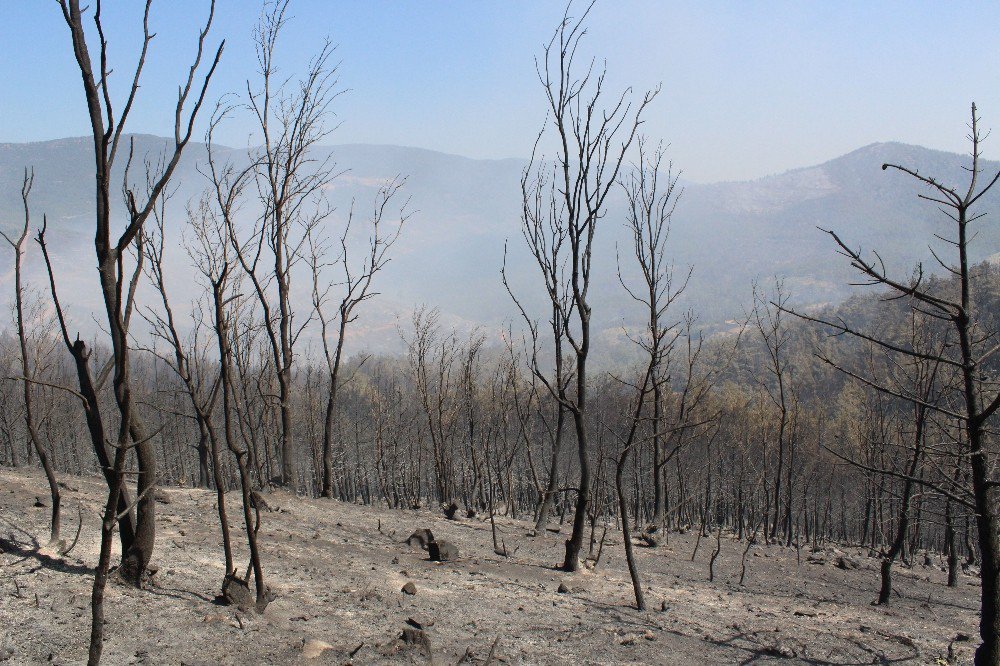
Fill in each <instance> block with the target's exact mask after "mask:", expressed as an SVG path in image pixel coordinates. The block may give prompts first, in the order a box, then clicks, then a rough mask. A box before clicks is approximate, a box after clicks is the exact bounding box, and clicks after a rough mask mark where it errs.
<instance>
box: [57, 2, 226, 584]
mask: <svg viewBox="0 0 1000 666" xmlns="http://www.w3.org/2000/svg"><path fill="white" fill-rule="evenodd" d="M59 4H60V7H61V8H62V12H63V18H64V19H65V21H66V25H67V26H68V28H69V34H70V38H71V40H72V45H73V54H74V56H75V58H76V63H77V65H78V67H79V70H80V77H81V80H82V83H83V92H84V97H85V99H86V103H87V112H88V115H89V118H90V124H91V129H92V134H93V144H94V165H95V172H94V175H95V179H94V180H95V194H96V208H95V234H94V248H95V250H96V253H97V265H98V275H99V278H100V284H101V294H102V296H103V303H104V308H105V313H106V316H107V322H108V331H109V333H110V336H111V344H112V350H113V368H114V376H113V386H114V395H115V403H116V404H117V406H118V411H119V412H120V416H121V419H120V426H119V432H118V435H117V437H116V438H114V440H113V441H116V446H117V447H119V449H124V448H126V447H128V446H129V439H130V437H131V440H132V442H133V444H132V445H133V446H134V447H135V451H136V458H137V460H138V465H139V473H138V476H137V478H138V481H137V484H136V490H137V494H138V498H137V505H136V524H135V534H134V538H133V539H132V540H131V542H130V543H127V544H126V543H123V546H124V548H123V550H124V556H123V562H122V565H123V566H122V572H123V574H124V575H125V577H126V578H127V579H129V580H130V581H131V582H132V583H133V584H135V585H139V584H140V583H141V580H142V576H143V573H144V572H145V569H146V566H147V565H148V563H149V560H150V558H151V557H152V554H153V545H154V542H155V534H156V528H155V524H154V520H155V503H154V498H153V490H154V488H155V485H156V458H155V455H154V451H153V447H152V444H151V442H150V439H149V438H148V437H147V436H146V435H145V433H144V428H143V427H142V424H141V421H140V418H139V414H138V410H136V408H135V407H136V405H135V400H134V398H133V395H132V387H131V382H130V378H129V340H128V332H129V319H130V315H131V307H132V304H133V301H132V298H133V296H134V293H135V292H134V284H135V279H133V280H132V281H131V283H130V282H129V281H127V278H126V275H127V271H126V261H127V257H126V254H127V252H128V251H129V249H130V248H134V245H135V243H136V240H137V238H139V236H140V233H141V231H142V227H143V225H144V224H145V223H146V220H147V219H148V218H149V217H150V215H152V213H153V208H154V207H155V206H156V202H157V200H158V198H159V197H160V196H161V195H162V194H163V191H164V189H165V188H166V186H167V183H168V182H169V181H170V178H171V176H172V175H173V173H174V170H175V168H176V167H177V164H178V162H180V159H181V155H182V154H183V152H184V149H185V148H186V147H187V144H188V142H189V141H190V139H191V134H192V132H193V130H194V122H195V119H196V118H197V115H198V112H199V110H200V109H201V106H202V102H203V101H204V99H205V94H206V93H207V91H208V84H209V82H210V81H211V78H212V75H213V74H214V72H215V68H216V66H217V65H218V63H219V59H220V58H221V57H222V49H223V46H224V43H220V44H219V47H218V48H217V50H216V51H215V55H214V57H213V58H212V60H211V62H210V65H209V66H208V68H207V73H205V74H204V78H203V79H202V81H201V83H200V84H196V80H195V77H196V75H197V73H198V71H199V69H200V65H201V63H202V58H203V55H204V46H205V39H206V37H207V36H208V31H209V28H210V27H211V24H212V18H213V16H214V12H215V5H214V2H213V3H212V4H211V5H210V11H209V17H208V20H207V21H206V23H205V26H204V28H202V30H201V31H200V33H199V35H198V40H197V51H196V54H195V57H194V60H193V63H192V65H191V67H190V69H189V70H188V73H187V77H186V80H185V81H184V82H183V83H182V84H181V86H180V88H179V91H178V95H177V105H176V111H175V115H174V132H173V134H174V136H173V146H171V147H169V148H168V150H167V154H166V155H165V156H164V160H163V163H162V168H161V169H160V171H159V173H158V174H157V175H156V176H155V177H154V178H153V179H152V186H151V187H150V188H149V191H148V193H145V195H142V194H139V195H137V193H136V191H135V190H134V189H133V188H132V187H131V185H130V184H129V183H128V170H129V169H128V167H129V166H130V165H131V164H130V163H131V162H132V160H133V158H134V157H135V156H134V145H132V142H131V141H130V140H129V139H128V137H126V136H125V134H124V131H125V127H126V123H127V121H128V118H129V114H130V112H131V111H132V108H133V106H134V104H135V101H136V98H137V96H138V93H139V89H140V81H141V79H142V73H143V68H144V66H145V63H146V56H147V53H148V51H149V45H150V43H151V42H152V40H153V37H154V34H153V33H152V32H151V31H150V27H149V14H150V7H151V5H152V0H147V2H146V3H145V8H144V12H143V20H142V34H143V41H142V47H141V51H140V53H139V59H138V62H137V64H136V66H135V69H134V71H133V76H132V83H131V85H130V87H129V92H128V95H127V97H126V99H125V102H124V104H123V106H122V107H121V112H120V113H119V114H118V115H116V111H115V109H116V105H115V104H114V103H113V101H112V95H111V91H110V83H109V79H110V77H111V66H110V64H109V62H108V42H107V39H106V35H105V32H104V26H103V23H102V21H101V3H100V2H98V3H97V4H96V6H95V10H94V24H95V26H96V30H97V36H98V52H99V53H98V58H99V60H98V65H97V68H96V69H95V68H94V64H93V60H92V58H91V54H90V46H89V44H88V40H87V33H86V31H85V29H84V19H83V13H82V11H81V9H80V2H79V0H60V2H59ZM192 100H193V101H192ZM123 139H124V140H125V141H126V142H127V143H128V144H129V145H128V148H127V151H128V155H127V160H128V162H129V164H128V165H126V169H125V171H126V176H125V178H126V182H125V184H124V186H123V189H124V193H125V208H126V210H125V213H126V215H125V217H126V224H125V228H124V229H123V230H122V231H121V233H120V234H118V235H117V238H113V236H112V217H113V211H112V208H113V200H112V196H111V188H112V168H113V166H114V164H115V160H116V159H117V158H118V157H119V156H120V153H119V149H120V148H122V147H123V143H122V141H123ZM136 261H137V263H138V262H139V261H141V255H140V256H139V257H138V258H137V260H136ZM137 275H138V272H136V273H134V276H137ZM126 289H127V293H123V292H124V291H126ZM101 437H102V442H101V443H100V444H98V443H97V442H95V446H97V448H98V449H101V448H103V437H104V435H103V434H102V435H101ZM112 485H114V484H112ZM110 519H111V516H108V517H106V520H110Z"/></svg>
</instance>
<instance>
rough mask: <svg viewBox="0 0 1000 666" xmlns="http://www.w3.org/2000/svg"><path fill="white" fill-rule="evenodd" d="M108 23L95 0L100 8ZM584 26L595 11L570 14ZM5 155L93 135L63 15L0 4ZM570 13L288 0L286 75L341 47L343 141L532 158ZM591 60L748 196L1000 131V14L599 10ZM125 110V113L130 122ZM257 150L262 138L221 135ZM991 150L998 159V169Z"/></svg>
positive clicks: (681, 149) (812, 7) (443, 2)
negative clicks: (772, 185) (19, 145)
mask: <svg viewBox="0 0 1000 666" xmlns="http://www.w3.org/2000/svg"><path fill="white" fill-rule="evenodd" d="M89 1H90V4H91V5H93V4H94V2H95V0H89ZM104 5H105V6H104V15H105V26H106V32H107V35H108V39H109V42H110V44H111V59H112V63H113V66H114V67H115V69H116V74H115V77H114V79H113V80H114V81H115V82H116V85H124V84H125V83H126V79H127V78H128V77H129V67H130V64H131V62H132V59H133V58H134V54H135V47H136V45H137V43H138V38H139V36H140V35H141V32H140V25H139V23H138V19H139V18H140V16H141V13H140V12H141V2H139V0H105V1H104ZM575 5H576V7H577V8H582V7H583V6H584V3H582V2H579V0H578V1H577V2H576V3H575ZM3 6H4V21H3V22H2V24H0V43H2V45H3V46H2V49H3V56H2V57H0V81H2V82H3V92H2V94H0V142H21V141H37V140H45V139H52V138H59V137H65V136H77V135H83V134H85V133H86V132H87V131H88V127H87V123H86V118H85V113H84V106H83V97H82V90H81V86H80V84H79V78H78V74H77V73H76V71H75V65H74V63H73V61H72V54H71V49H70V43H69V39H68V31H67V28H66V26H65V24H64V23H63V21H62V16H61V13H60V11H59V9H58V6H57V4H56V2H55V0H3ZM563 6H564V5H563V3H562V2H560V1H555V0H537V1H529V0H492V1H487V0H423V1H420V2H417V1H416V0H396V1H390V0H293V2H292V14H293V17H294V18H293V20H292V21H291V22H290V23H289V25H288V26H287V30H286V32H285V35H284V42H283V44H282V45H281V47H280V48H281V54H280V56H279V57H280V60H281V64H282V65H283V68H284V69H283V71H284V72H285V73H286V74H292V73H294V72H296V71H300V70H301V69H302V67H303V65H304V63H305V62H306V61H307V60H308V58H309V56H310V55H311V54H312V53H314V52H315V51H316V50H318V49H319V48H320V47H321V45H322V43H323V39H324V37H326V36H329V37H330V39H331V40H332V41H333V42H334V43H336V44H337V45H338V49H337V58H338V60H339V61H340V62H341V65H340V81H341V83H342V86H343V87H344V88H347V89H349V91H350V92H349V93H348V94H347V95H345V96H343V97H342V98H341V99H340V100H338V102H337V104H336V111H337V114H338V119H339V120H340V121H341V122H342V123H343V124H342V126H341V127H340V129H338V131H337V132H336V134H335V135H334V136H333V137H332V138H331V143H389V144H401V145H410V146H418V147H424V148H431V149H435V150H441V151H444V152H450V153H456V154H460V155H466V156H470V157H482V158H500V157H524V156H526V155H527V154H528V153H529V152H530V149H531V143H532V141H533V139H534V136H535V133H536V131H537V129H538V127H539V124H540V123H541V121H542V119H543V117H544V112H545V107H544V100H543V97H542V93H541V90H540V88H539V84H538V81H537V79H536V78H535V74H534V65H533V58H534V56H535V55H536V54H538V53H539V52H540V49H541V45H542V44H543V42H545V41H547V39H548V37H549V36H550V35H551V33H552V30H553V29H554V27H555V26H556V24H557V23H558V21H559V18H560V17H561V15H562V10H563ZM206 11H207V0H169V1H168V0H155V1H154V4H153V13H152V28H153V30H154V31H155V32H157V33H158V34H157V37H156V39H155V40H154V41H153V46H152V53H151V56H150V61H149V65H148V69H147V74H146V78H145V87H144V89H143V97H142V100H141V103H140V105H139V107H138V108H137V109H136V111H135V113H134V117H133V119H132V123H131V125H130V130H131V131H136V132H149V133H154V134H169V132H170V128H171V127H172V125H171V122H172V120H171V115H172V105H173V98H174V95H175V94H176V85H177V83H178V82H179V81H180V80H181V78H182V75H183V70H184V68H186V66H187V63H188V62H189V58H190V56H191V53H192V48H193V44H194V39H195V36H196V32H197V28H198V25H199V23H200V22H201V20H202V19H203V17H204V16H205V14H206ZM259 11H260V3H259V2H257V1H256V0H218V7H217V10H216V14H217V20H216V24H215V27H214V29H213V32H212V38H211V39H212V43H214V42H215V41H216V40H218V39H221V38H222V37H225V38H226V40H227V46H226V52H225V55H224V56H223V62H222V65H221V67H220V70H219V75H218V77H217V79H216V80H215V82H214V84H213V86H212V90H211V92H212V97H213V98H214V97H217V96H218V95H221V94H222V93H224V92H239V91H241V90H243V89H245V85H246V83H245V82H246V80H247V78H252V77H253V75H254V70H255V67H256V61H255V59H254V57H253V50H252V42H251V30H252V27H253V25H254V23H255V21H256V19H257V17H258V15H259ZM589 25H590V28H589V34H588V37H587V38H586V42H585V45H584V50H585V51H586V52H587V53H589V54H592V55H594V56H597V57H598V58H603V59H606V60H607V68H608V81H609V87H610V88H613V89H619V88H621V87H625V86H633V87H635V88H636V89H639V90H642V89H645V88H650V87H653V86H655V85H657V84H658V83H662V86H663V92H662V94H661V95H660V97H659V98H658V99H657V101H656V102H655V104H654V106H653V107H652V108H651V109H650V112H649V115H648V122H647V125H646V127H645V132H646V133H647V134H649V135H650V136H651V137H653V138H656V139H661V138H662V139H663V140H665V141H667V142H669V143H670V144H671V149H670V156H671V157H672V158H673V160H674V162H675V164H676V165H677V166H678V167H680V168H681V169H683V171H684V174H685V177H686V178H688V179H691V180H695V181H701V182H711V181H717V180H732V179H743V178H753V177H757V176H762V175H766V174H769V173H775V172H779V171H783V170H786V169H789V168H794V167H797V166H806V165H810V164H815V163H819V162H822V161H825V160H827V159H830V158H833V157H836V156H838V155H840V154H843V153H845V152H848V151H850V150H853V149H855V148H858V147H860V146H862V145H866V144H868V143H872V142H876V141H893V140H896V141H904V142H907V143H917V144H921V145H925V146H928V147H931V148H940V149H945V150H953V151H964V150H965V143H964V134H965V131H964V130H965V122H966V121H967V116H968V105H969V103H970V102H971V101H976V102H977V103H978V105H979V108H980V111H981V112H982V116H983V119H984V124H985V125H986V126H987V127H996V128H998V131H1000V39H998V37H997V30H998V28H1000V3H998V2H958V1H954V2H952V1H949V2H924V1H918V0H910V1H907V2H877V1H859V2H851V1H840V0H838V1H832V0H831V1H823V2H818V1H816V2H809V1H806V0H801V1H790V2H737V1H735V0H734V1H732V2H712V1H708V0H705V1H698V2H694V1H691V2H675V1H672V0H599V2H598V4H597V7H596V8H595V9H594V11H593V13H592V16H591V21H590V24H589ZM119 106H120V104H119ZM220 138H221V139H222V140H223V141H224V142H226V143H229V144H230V145H244V144H245V143H246V141H247V128H246V127H243V126H240V124H239V123H232V124H230V125H229V126H228V127H227V129H226V132H225V134H224V136H222V137H220ZM995 145H996V148H995V149H994V147H993V146H989V145H988V146H987V148H986V153H987V157H993V158H997V157H1000V138H998V139H997V140H996V144H995Z"/></svg>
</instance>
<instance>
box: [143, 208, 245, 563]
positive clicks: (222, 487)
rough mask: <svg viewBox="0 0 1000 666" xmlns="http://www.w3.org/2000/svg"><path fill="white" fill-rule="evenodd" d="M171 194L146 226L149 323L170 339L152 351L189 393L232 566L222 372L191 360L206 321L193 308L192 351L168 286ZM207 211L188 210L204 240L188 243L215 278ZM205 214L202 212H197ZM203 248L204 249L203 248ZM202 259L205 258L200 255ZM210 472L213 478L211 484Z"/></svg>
mask: <svg viewBox="0 0 1000 666" xmlns="http://www.w3.org/2000/svg"><path fill="white" fill-rule="evenodd" d="M168 199H169V197H168V196H161V198H160V204H159V205H158V206H157V207H156V208H155V209H154V221H155V224H154V229H151V230H144V231H143V233H144V235H145V239H144V242H143V244H142V246H143V250H144V252H145V254H146V261H145V266H146V270H147V276H148V278H149V280H150V282H151V283H152V285H153V286H154V287H155V289H156V291H157V292H158V294H159V296H160V305H161V306H162V309H161V310H159V311H157V310H154V309H153V308H146V310H145V313H144V316H145V318H146V321H147V322H148V323H149V324H150V328H151V331H152V334H153V336H154V338H156V339H160V340H162V341H164V342H166V343H167V345H168V348H169V350H170V354H161V353H159V352H157V351H156V350H155V349H154V350H152V353H153V354H154V355H156V356H157V357H158V358H159V359H160V360H161V361H162V362H163V363H165V364H166V365H167V367H169V368H170V369H171V370H172V371H173V372H174V373H175V374H176V375H177V377H178V378H179V379H180V380H181V381H182V382H183V384H184V391H185V393H186V395H187V398H188V401H189V402H190V404H191V408H192V409H193V410H194V414H195V420H196V421H197V423H198V446H197V451H198V468H199V481H200V483H201V485H202V486H203V487H209V486H210V485H212V486H214V487H215V491H216V507H217V510H218V513H219V518H220V523H221V530H222V549H223V557H224V559H225V567H226V572H227V573H229V572H232V571H233V569H234V565H233V548H232V543H231V539H230V534H229V521H228V519H227V517H226V483H225V481H224V479H223V477H222V461H221V458H220V455H219V434H218V427H217V425H216V421H215V419H214V416H213V413H214V411H215V405H216V403H217V402H218V397H219V392H220V387H221V377H220V376H219V373H218V372H215V373H210V372H209V371H208V370H207V369H206V368H201V369H199V368H197V367H195V366H196V364H195V363H192V356H193V355H197V354H198V353H199V351H200V347H201V346H202V344H201V342H200V338H199V334H200V333H201V331H202V327H203V322H201V321H199V320H198V319H197V316H198V315H199V309H198V308H196V309H195V311H194V312H193V313H192V318H193V319H194V322H193V323H194V327H193V331H192V341H191V344H190V351H189V348H188V345H186V344H185V342H184V340H182V338H181V335H180V333H179V331H178V328H177V322H176V321H175V318H174V311H173V308H172V307H171V304H170V297H169V292H168V290H167V285H166V279H165V274H164V263H163V258H164V223H165V217H166V202H167V200H168ZM207 215H209V213H208V211H207V202H206V201H202V202H200V205H199V206H197V207H195V208H194V209H193V210H191V211H189V217H190V222H191V227H192V228H193V229H194V234H195V236H196V237H197V238H198V240H199V241H201V244H200V247H196V248H193V249H189V253H190V254H192V256H193V257H195V258H196V263H198V264H199V268H200V269H201V272H202V274H203V275H204V276H206V277H207V278H208V279H209V280H211V277H212V273H211V269H210V268H205V267H204V263H205V262H210V261H212V259H211V258H210V257H209V256H208V255H209V251H211V250H214V251H215V252H217V251H218V250H219V248H218V247H217V245H216V246H212V247H208V246H207V244H208V243H209V235H208V234H209V232H208V230H207V229H206V228H205V224H206V223H205V222H204V219H203V218H204V217H205V216H207ZM199 216H201V217H199ZM199 250H200V251H199ZM198 259H202V261H197V260H198ZM210 476H211V479H212V484H209V477H210Z"/></svg>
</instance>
